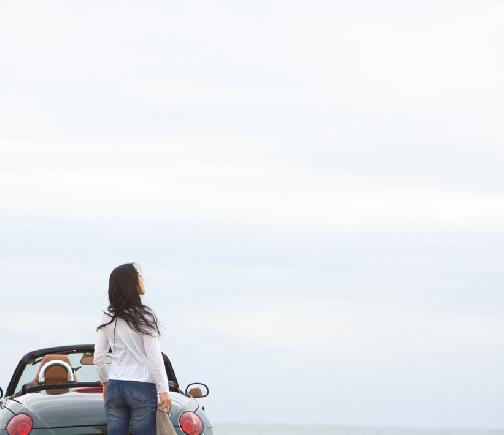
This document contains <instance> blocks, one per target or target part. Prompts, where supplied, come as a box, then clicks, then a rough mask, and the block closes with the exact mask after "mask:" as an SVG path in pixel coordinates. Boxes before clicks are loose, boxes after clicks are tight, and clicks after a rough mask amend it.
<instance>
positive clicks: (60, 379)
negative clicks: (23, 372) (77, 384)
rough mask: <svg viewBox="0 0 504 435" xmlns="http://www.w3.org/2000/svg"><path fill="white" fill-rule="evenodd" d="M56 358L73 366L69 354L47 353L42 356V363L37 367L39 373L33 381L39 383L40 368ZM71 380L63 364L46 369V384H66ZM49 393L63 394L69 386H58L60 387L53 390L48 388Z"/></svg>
mask: <svg viewBox="0 0 504 435" xmlns="http://www.w3.org/2000/svg"><path fill="white" fill-rule="evenodd" d="M54 360H60V361H63V362H65V363H67V364H68V365H69V366H70V367H72V363H71V362H70V359H69V358H68V356H67V355H57V354H49V355H45V356H44V357H43V358H42V361H40V365H39V367H38V369H37V373H36V374H35V377H34V379H33V382H36V383H38V382H39V375H40V369H41V368H42V367H43V366H44V364H46V363H48V362H49V361H54ZM68 380H69V374H68V371H67V369H65V367H62V366H58V365H54V366H51V367H49V368H47V370H46V371H45V383H46V384H53V385H54V384H66V383H67V382H68ZM46 392H47V394H61V393H67V392H68V388H58V389H52V390H46Z"/></svg>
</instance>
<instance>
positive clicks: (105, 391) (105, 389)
mask: <svg viewBox="0 0 504 435" xmlns="http://www.w3.org/2000/svg"><path fill="white" fill-rule="evenodd" d="M102 388H103V400H105V397H106V395H107V382H104V383H102Z"/></svg>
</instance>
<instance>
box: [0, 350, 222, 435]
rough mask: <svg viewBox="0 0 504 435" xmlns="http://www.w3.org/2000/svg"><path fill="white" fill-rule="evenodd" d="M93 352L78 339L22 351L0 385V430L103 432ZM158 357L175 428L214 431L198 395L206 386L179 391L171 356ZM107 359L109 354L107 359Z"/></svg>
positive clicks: (39, 434) (191, 434)
mask: <svg viewBox="0 0 504 435" xmlns="http://www.w3.org/2000/svg"><path fill="white" fill-rule="evenodd" d="M93 353H94V345H93V344H78V345H73V346H58V347H52V348H47V349H39V350H35V351H32V352H29V353H27V354H26V355H25V356H23V358H21V361H20V362H19V364H18V366H17V367H16V369H15V370H14V374H13V375H12V378H11V381H10V383H9V386H8V387H7V390H6V391H5V397H4V394H3V391H2V389H1V388H0V435H7V434H8V435H28V434H30V435H84V434H86V435H88V434H89V435H90V434H106V433H107V426H106V423H105V408H104V402H103V395H102V387H101V384H100V382H99V378H98V373H97V372H96V369H95V367H94V365H93ZM162 356H163V360H164V364H165V368H166V373H167V375H168V381H169V384H170V396H171V398H172V409H171V410H170V419H171V422H172V424H173V426H174V428H175V431H176V432H177V434H180V435H212V434H213V432H212V425H211V424H210V421H209V420H208V419H207V417H206V415H205V413H204V408H203V407H202V406H200V404H199V403H198V401H197V400H196V398H201V397H206V396H207V395H208V393H209V391H208V387H207V386H206V385H205V384H202V383H192V384H189V385H188V386H187V388H186V389H185V390H184V391H182V390H180V388H179V384H178V382H177V378H176V376H175V372H174V371H173V367H172V365H171V362H170V360H169V359H168V357H167V356H166V355H165V354H164V353H162ZM111 362H112V354H111V353H110V354H109V355H108V356H107V364H111ZM146 435H147V434H146Z"/></svg>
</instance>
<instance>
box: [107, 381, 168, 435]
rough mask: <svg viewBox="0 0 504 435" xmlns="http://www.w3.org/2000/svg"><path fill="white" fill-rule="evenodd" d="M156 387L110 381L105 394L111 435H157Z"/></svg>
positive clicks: (135, 382)
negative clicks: (130, 432) (130, 433)
mask: <svg viewBox="0 0 504 435" xmlns="http://www.w3.org/2000/svg"><path fill="white" fill-rule="evenodd" d="M157 401H158V400H157V392H156V384H151V383H150V382H140V381H122V380H119V379H109V382H108V384H107V393H106V395H105V415H106V417H107V434H108V435H128V434H129V427H130V425H131V431H132V434H133V435H156V410H157Z"/></svg>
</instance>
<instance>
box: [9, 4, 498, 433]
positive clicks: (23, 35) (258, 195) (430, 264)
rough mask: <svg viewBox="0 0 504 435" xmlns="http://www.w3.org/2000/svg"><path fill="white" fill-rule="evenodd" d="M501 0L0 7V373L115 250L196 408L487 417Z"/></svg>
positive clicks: (56, 338)
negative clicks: (137, 277)
mask: <svg viewBox="0 0 504 435" xmlns="http://www.w3.org/2000/svg"><path fill="white" fill-rule="evenodd" d="M503 19H504V3H502V2H500V1H496V0H479V1H466V0H458V1H451V0H436V1H431V0H426V1H422V2H413V1H394V0H384V1H381V2H372V1H366V0H356V1H352V2H344V1H322V0H314V1H311V2H301V1H297V0H294V1H285V0H269V1H263V0H258V1H255V2H231V1H224V0H217V1H215V2H208V1H206V2H205V1H185V2H167V1H164V2H161V1H151V0H147V1H145V0H143V1H141V2H140V1H128V2H119V1H116V0H111V1H109V2H106V3H104V2H98V1H94V0H88V1H86V2H83V1H73V2H68V1H63V0H62V1H52V0H48V1H45V2H37V1H33V0H23V1H20V0H16V1H14V0H5V1H3V2H1V4H0V53H1V56H0V95H1V98H0V246H1V248H2V249H1V250H0V274H1V276H2V284H3V285H2V292H1V294H2V298H1V302H0V331H1V332H0V346H1V348H2V359H1V360H0V386H2V387H3V388H4V389H5V387H6V386H7V384H8V382H9V379H10V376H11V373H12V371H13V370H14V368H15V366H16V364H17V362H18V360H19V359H20V357H21V356H22V355H23V354H25V353H26V352H28V351H30V350H32V349H37V348H42V347H48V346H53V345H60V344H73V343H93V342H94V340H95V328H96V326H97V324H98V321H99V319H100V316H101V310H102V309H103V308H105V306H106V305H107V285H108V275H109V273H110V271H111V270H112V269H113V268H114V267H115V266H117V265H119V264H122V263H125V262H129V261H136V262H138V263H140V264H141V266H142V269H143V273H144V275H145V277H146V287H147V293H146V295H145V296H144V302H145V303H146V304H148V305H150V306H151V307H153V309H154V310H155V311H156V312H157V313H158V316H159V317H160V319H161V322H162V324H163V325H164V329H163V330H162V337H161V345H162V348H163V350H164V351H165V353H167V354H168V355H169V356H170V358H171V360H172V362H173V365H174V368H175V371H176V373H177V376H178V378H179V381H180V383H181V384H183V385H186V384H188V383H190V382H194V381H202V382H205V383H207V384H208V386H209V388H210V395H209V396H208V397H207V398H206V399H204V400H203V404H204V405H205V409H206V410H207V414H208V416H209V418H210V419H211V420H212V421H213V422H216V423H217V422H243V423H245V422H259V423H269V422H272V423H273V422H277V423H285V422H290V423H306V424H310V423H326V424H345V425H346V424H349V425H392V426H424V427H468V428H470V427H481V428H504V413H502V403H503V401H504V388H503V387H504V371H503V369H502V367H503V366H504V364H503V363H504V335H503V330H504V320H503V317H502V312H503V309H504V295H503V292H502V289H501V283H502V281H503V278H504V272H503V269H502V267H501V262H502V253H503V249H504V188H503V186H504V175H503V174H504V172H503V171H502V164H503V161H504V147H503V146H502V145H503V143H504V127H503V126H504V124H503V123H502V119H503V116H504V79H503V77H504V57H503V55H502V41H503V40H504V26H503Z"/></svg>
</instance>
